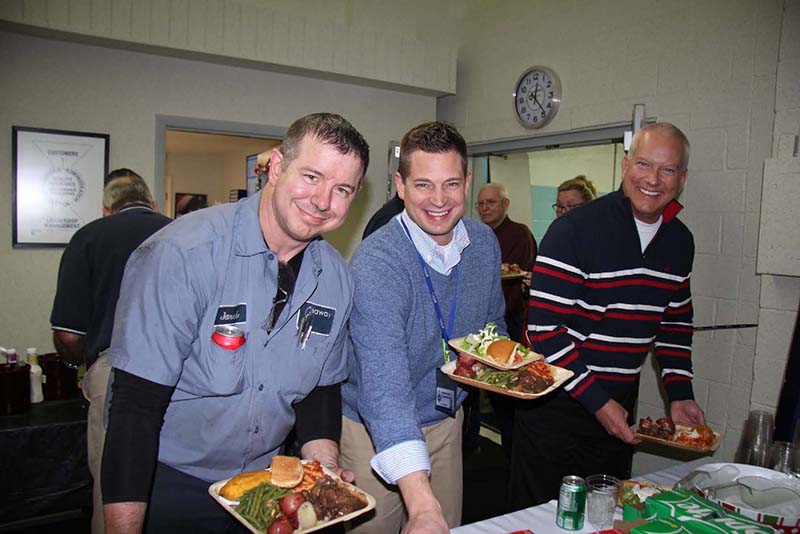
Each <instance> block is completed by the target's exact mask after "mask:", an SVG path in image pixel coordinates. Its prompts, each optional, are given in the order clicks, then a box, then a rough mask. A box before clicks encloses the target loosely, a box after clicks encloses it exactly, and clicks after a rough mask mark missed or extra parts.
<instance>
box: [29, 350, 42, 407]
mask: <svg viewBox="0 0 800 534" xmlns="http://www.w3.org/2000/svg"><path fill="white" fill-rule="evenodd" d="M25 352H26V353H27V355H28V365H30V366H31V403H33V404H35V403H37V402H42V401H43V400H44V393H42V367H41V366H40V365H39V357H38V356H37V355H36V348H35V347H30V348H28V350H26V351H25Z"/></svg>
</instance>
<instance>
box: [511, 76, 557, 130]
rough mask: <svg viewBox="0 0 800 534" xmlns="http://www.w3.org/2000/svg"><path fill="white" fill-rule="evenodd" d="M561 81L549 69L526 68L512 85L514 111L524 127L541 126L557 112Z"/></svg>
mask: <svg viewBox="0 0 800 534" xmlns="http://www.w3.org/2000/svg"><path fill="white" fill-rule="evenodd" d="M560 103H561V81H560V80H559V79H558V75H557V74H556V73H555V72H554V71H553V70H551V69H548V68H547V67H542V66H534V67H530V68H529V69H526V70H525V71H524V72H523V73H522V74H521V75H520V77H519V78H518V79H517V83H516V84H515V85H514V113H515V114H516V116H517V120H518V121H519V123H520V124H521V125H522V126H524V127H525V128H541V127H542V126H544V125H545V124H547V123H548V122H550V121H551V120H553V117H555V115H556V113H558V105H559V104H560Z"/></svg>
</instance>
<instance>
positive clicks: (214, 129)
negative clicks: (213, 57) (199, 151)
mask: <svg viewBox="0 0 800 534" xmlns="http://www.w3.org/2000/svg"><path fill="white" fill-rule="evenodd" d="M167 130H179V131H183V132H197V133H207V134H220V135H238V136H241V137H255V138H259V139H283V138H284V137H286V132H287V131H288V130H289V128H287V127H285V126H272V125H264V124H255V123H250V122H236V121H222V120H214V119H202V118H199V117H182V116H180V115H161V114H156V130H155V158H154V159H155V165H154V167H155V168H154V170H153V196H154V197H155V198H156V201H157V202H158V203H159V205H161V208H162V210H161V211H162V213H163V210H164V209H165V206H163V205H162V204H163V202H164V174H165V172H166V141H167Z"/></svg>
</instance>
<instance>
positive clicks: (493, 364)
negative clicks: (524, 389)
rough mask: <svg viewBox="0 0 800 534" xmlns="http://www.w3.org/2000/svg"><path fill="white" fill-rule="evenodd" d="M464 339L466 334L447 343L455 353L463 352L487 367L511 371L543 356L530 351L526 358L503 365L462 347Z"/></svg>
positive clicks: (541, 358)
mask: <svg viewBox="0 0 800 534" xmlns="http://www.w3.org/2000/svg"><path fill="white" fill-rule="evenodd" d="M465 339H466V336H464V337H457V338H455V339H451V340H450V343H449V344H450V346H451V347H452V348H453V350H455V351H456V352H457V353H459V354H463V355H464V356H467V357H469V358H475V359H476V360H478V361H479V362H481V363H485V364H486V365H488V366H489V367H494V368H495V369H500V370H501V371H511V370H512V369H519V368H520V367H522V366H523V365H528V364H529V363H533V362H536V361H539V360H543V359H544V356H542V355H541V354H538V353H536V352H532V351H531V355H530V356H528V357H527V358H523V359H522V361H521V362H519V363H512V364H511V365H503V364H502V363H499V362H497V361H495V360H494V358H490V357H488V356H480V355H478V354H476V353H474V352H470V351H468V350H466V349H462V348H461V344H462V343H463V342H464V340H465Z"/></svg>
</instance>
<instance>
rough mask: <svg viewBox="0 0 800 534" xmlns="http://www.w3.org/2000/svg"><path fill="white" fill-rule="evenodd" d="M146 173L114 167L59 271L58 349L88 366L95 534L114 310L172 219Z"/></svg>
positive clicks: (99, 526)
mask: <svg viewBox="0 0 800 534" xmlns="http://www.w3.org/2000/svg"><path fill="white" fill-rule="evenodd" d="M155 209H156V203H155V201H154V200H153V196H152V195H151V194H150V189H148V187H147V184H146V183H145V181H144V180H143V179H142V177H141V176H139V175H138V174H136V173H135V172H133V171H132V170H130V169H117V170H115V171H112V172H111V173H110V174H109V175H108V177H107V178H106V186H105V188H104V189H103V217H102V218H101V219H97V220H95V221H92V222H90V223H89V224H87V225H86V226H84V227H83V228H81V229H80V230H78V231H77V232H76V233H75V235H74V236H73V237H72V239H71V240H70V242H69V245H67V248H66V249H65V250H64V255H63V256H62V257H61V265H60V267H59V270H58V286H57V288H56V296H55V301H54V302H53V311H52V313H51V315H50V324H51V328H52V329H53V344H54V345H55V346H56V350H58V352H59V354H60V355H61V358H62V359H63V360H64V361H66V362H67V363H68V364H72V365H80V364H81V363H86V369H87V372H86V376H85V377H84V379H83V383H82V387H83V394H84V396H85V397H86V399H87V400H88V401H89V416H88V425H87V428H88V436H87V443H88V456H89V470H90V471H91V473H92V477H94V498H93V502H94V510H93V516H92V532H93V533H94V534H96V533H98V532H103V501H102V498H101V495H100V460H101V459H102V457H103V442H104V441H105V429H104V427H103V405H104V404H105V397H106V390H107V387H108V379H109V373H110V367H109V365H108V363H107V362H106V358H105V356H101V353H102V352H103V351H104V350H105V349H107V348H108V347H109V345H110V344H111V330H112V326H113V324H114V310H115V309H116V306H117V299H118V297H119V288H120V284H121V283H122V274H123V272H124V271H125V264H126V263H127V261H128V256H130V255H131V253H132V252H133V251H134V250H135V249H136V247H138V246H139V245H140V244H141V243H142V242H143V241H144V240H145V239H147V238H148V237H150V236H151V235H152V234H154V233H155V232H156V231H158V230H159V229H161V228H162V227H163V226H165V225H166V224H167V223H168V222H170V220H171V219H169V218H167V217H165V216H163V215H161V214H159V213H156V211H155Z"/></svg>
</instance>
